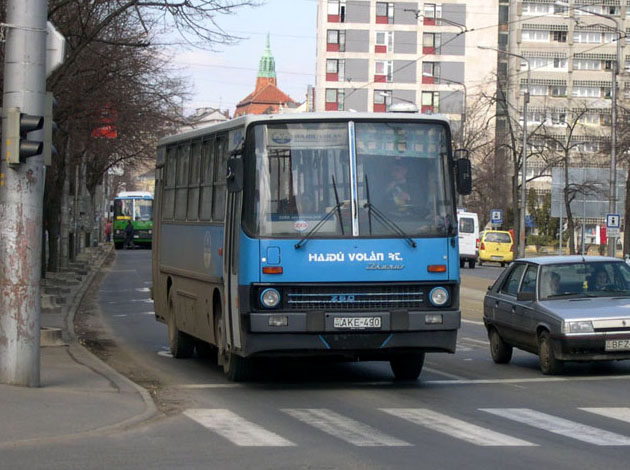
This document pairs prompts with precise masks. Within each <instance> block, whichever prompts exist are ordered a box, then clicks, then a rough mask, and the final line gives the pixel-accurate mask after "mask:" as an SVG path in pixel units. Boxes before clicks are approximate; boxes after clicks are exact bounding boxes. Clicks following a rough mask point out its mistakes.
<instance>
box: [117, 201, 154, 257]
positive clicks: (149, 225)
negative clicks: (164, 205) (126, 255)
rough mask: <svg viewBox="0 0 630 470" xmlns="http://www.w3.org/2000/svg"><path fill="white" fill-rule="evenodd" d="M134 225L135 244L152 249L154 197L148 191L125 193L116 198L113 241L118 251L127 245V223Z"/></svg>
mask: <svg viewBox="0 0 630 470" xmlns="http://www.w3.org/2000/svg"><path fill="white" fill-rule="evenodd" d="M129 220H131V223H132V224H133V244H134V245H136V246H144V247H148V248H151V243H152V238H153V195H152V194H151V193H149V192H146V191H124V192H121V193H119V194H118V195H117V196H116V197H115V198H114V224H113V227H112V228H113V230H112V235H113V240H114V246H115V247H116V249H117V250H119V249H121V248H122V247H123V246H124V244H125V227H126V226H127V221H129Z"/></svg>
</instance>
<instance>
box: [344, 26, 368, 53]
mask: <svg viewBox="0 0 630 470" xmlns="http://www.w3.org/2000/svg"><path fill="white" fill-rule="evenodd" d="M369 51H370V32H369V31H368V30H366V29H365V30H360V29H349V30H347V31H346V52H369Z"/></svg>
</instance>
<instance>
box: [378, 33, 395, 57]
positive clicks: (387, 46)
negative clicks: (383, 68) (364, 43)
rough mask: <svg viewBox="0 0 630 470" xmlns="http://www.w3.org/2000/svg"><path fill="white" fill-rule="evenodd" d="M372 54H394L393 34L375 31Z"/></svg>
mask: <svg viewBox="0 0 630 470" xmlns="http://www.w3.org/2000/svg"><path fill="white" fill-rule="evenodd" d="M374 52H377V53H387V52H394V32H393V31H377V32H376V37H375V40H374Z"/></svg>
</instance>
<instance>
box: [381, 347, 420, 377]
mask: <svg viewBox="0 0 630 470" xmlns="http://www.w3.org/2000/svg"><path fill="white" fill-rule="evenodd" d="M389 365H390V367H391V368H392V372H393V373H394V377H396V380H416V379H417V378H418V377H419V376H420V373H421V372H422V366H423V365H424V353H423V352H422V353H416V354H403V355H400V356H394V357H392V358H391V359H390V360H389Z"/></svg>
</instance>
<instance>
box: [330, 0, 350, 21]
mask: <svg viewBox="0 0 630 470" xmlns="http://www.w3.org/2000/svg"><path fill="white" fill-rule="evenodd" d="M328 22H329V23H345V22H346V0H328Z"/></svg>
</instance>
